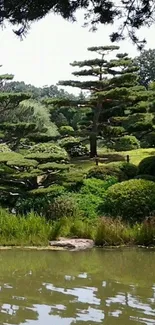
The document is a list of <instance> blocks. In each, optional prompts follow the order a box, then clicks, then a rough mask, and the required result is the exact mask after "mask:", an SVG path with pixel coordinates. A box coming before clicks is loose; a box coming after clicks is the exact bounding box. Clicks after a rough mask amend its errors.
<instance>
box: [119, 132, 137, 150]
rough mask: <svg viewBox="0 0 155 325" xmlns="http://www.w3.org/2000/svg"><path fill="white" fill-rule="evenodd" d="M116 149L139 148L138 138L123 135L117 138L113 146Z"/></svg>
mask: <svg viewBox="0 0 155 325" xmlns="http://www.w3.org/2000/svg"><path fill="white" fill-rule="evenodd" d="M113 148H114V149H115V150H116V151H128V150H133V149H138V148H140V142H139V140H138V139H137V138H136V137H135V136H133V135H124V136H123V137H121V138H119V139H118V140H117V141H116V143H115V145H114V147H113Z"/></svg>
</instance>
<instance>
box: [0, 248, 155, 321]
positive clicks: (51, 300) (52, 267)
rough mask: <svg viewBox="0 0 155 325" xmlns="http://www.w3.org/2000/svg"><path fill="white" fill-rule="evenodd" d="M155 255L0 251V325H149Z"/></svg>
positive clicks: (153, 314) (154, 308)
mask: <svg viewBox="0 0 155 325" xmlns="http://www.w3.org/2000/svg"><path fill="white" fill-rule="evenodd" d="M154 269H155V251H153V250H142V249H131V250H129V249H125V250H121V249H117V250H100V249H96V250H93V251H85V252H62V251H61V252H58V251H57V252H45V251H42V252H41V251H36V252H35V251H32V252H30V251H15V250H13V251H1V252H0V324H1V325H14V324H17V325H23V324H27V325H44V324H46V325H51V324H53V325H55V324H56V325H74V324H78V325H96V324H100V323H101V324H103V325H114V324H117V325H118V324H119V325H130V324H133V325H134V324H138V325H139V324H149V325H150V324H152V325H155V272H154Z"/></svg>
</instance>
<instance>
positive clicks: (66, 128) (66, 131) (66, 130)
mask: <svg viewBox="0 0 155 325" xmlns="http://www.w3.org/2000/svg"><path fill="white" fill-rule="evenodd" d="M59 132H60V134H62V135H72V134H73V133H74V129H73V128H72V126H70V125H63V126H61V127H60V128H59Z"/></svg>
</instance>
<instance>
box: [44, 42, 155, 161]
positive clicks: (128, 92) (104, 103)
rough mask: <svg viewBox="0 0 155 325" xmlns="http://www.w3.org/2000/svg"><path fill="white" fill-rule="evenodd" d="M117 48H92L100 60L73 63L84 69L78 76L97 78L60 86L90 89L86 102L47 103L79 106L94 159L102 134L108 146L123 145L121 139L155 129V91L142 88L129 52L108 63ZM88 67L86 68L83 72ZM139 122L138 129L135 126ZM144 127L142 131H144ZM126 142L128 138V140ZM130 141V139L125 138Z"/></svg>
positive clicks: (50, 102) (57, 101)
mask: <svg viewBox="0 0 155 325" xmlns="http://www.w3.org/2000/svg"><path fill="white" fill-rule="evenodd" d="M118 49H119V48H118V47H117V46H105V47H102V46H101V47H92V48H89V49H88V50H89V51H91V52H95V53H97V54H99V55H100V58H96V59H92V60H86V61H82V62H77V61H75V62H73V63H72V64H71V65H72V66H78V67H79V68H82V69H80V70H79V71H77V72H73V75H75V76H78V77H83V76H86V77H88V76H89V77H90V76H91V77H95V79H97V80H95V79H94V80H89V81H78V80H73V81H72V80H69V81H60V82H59V84H60V85H63V86H64V85H65V86H73V87H79V88H80V89H82V90H83V89H84V90H89V91H90V96H89V97H88V98H85V99H84V100H76V101H70V100H65V99H53V100H50V99H48V100H47V102H46V103H47V104H48V105H49V104H50V105H53V106H56V107H60V108H62V107H63V110H64V109H65V107H66V109H67V110H68V107H69V106H70V107H76V110H78V112H80V113H81V115H82V114H83V113H84V114H83V117H82V119H81V121H80V122H79V126H80V124H81V136H84V135H89V138H90V156H91V157H94V156H96V155H97V137H98V136H99V135H100V136H102V138H103V139H104V142H105V143H107V144H108V143H110V142H112V143H113V144H115V143H116V142H117V143H118V142H119V139H120V137H123V136H125V135H128V134H129V135H130V134H131V135H132V133H133V135H136V132H138V133H139V131H141V135H142V133H143V131H145V130H146V128H147V127H149V128H150V127H151V128H152V126H153V121H152V120H153V115H152V114H150V113H149V110H148V106H149V102H148V100H150V99H151V98H153V96H154V92H151V91H147V90H146V88H145V87H143V86H140V85H139V76H138V67H137V66H135V64H134V61H133V60H132V59H131V58H129V57H128V55H127V54H126V53H124V54H121V53H118V54H117V55H116V57H115V58H114V59H112V58H111V59H109V60H107V58H106V55H107V54H111V52H113V51H114V50H118ZM83 68H85V69H83ZM133 119H135V129H134V128H133V127H131V124H133V122H132V121H133ZM128 124H130V125H129V126H128ZM140 124H141V129H140ZM124 139H125V138H124ZM125 140H126V139H125Z"/></svg>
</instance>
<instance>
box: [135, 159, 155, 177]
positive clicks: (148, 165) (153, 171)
mask: <svg viewBox="0 0 155 325" xmlns="http://www.w3.org/2000/svg"><path fill="white" fill-rule="evenodd" d="M138 173H139V175H151V176H155V156H150V157H146V158H144V159H143V160H142V161H141V162H140V164H139V168H138Z"/></svg>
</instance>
